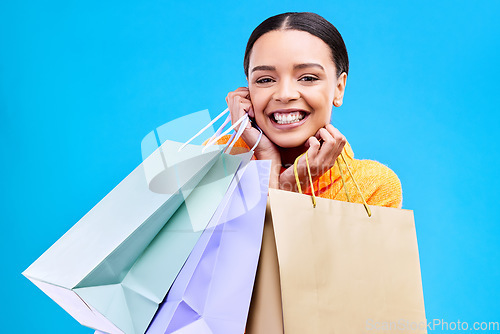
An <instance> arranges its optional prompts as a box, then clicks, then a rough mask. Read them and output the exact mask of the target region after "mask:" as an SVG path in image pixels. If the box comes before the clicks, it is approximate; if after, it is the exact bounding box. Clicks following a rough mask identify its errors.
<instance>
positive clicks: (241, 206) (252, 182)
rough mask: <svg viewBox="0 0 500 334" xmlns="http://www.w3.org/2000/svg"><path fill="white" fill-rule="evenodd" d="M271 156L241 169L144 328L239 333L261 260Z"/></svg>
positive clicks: (150, 331)
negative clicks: (153, 316)
mask: <svg viewBox="0 0 500 334" xmlns="http://www.w3.org/2000/svg"><path fill="white" fill-rule="evenodd" d="M269 171H270V161H252V162H250V163H249V164H248V165H246V166H245V167H244V168H240V170H238V173H237V175H236V177H235V178H234V179H233V182H232V184H231V186H230V190H228V192H227V193H226V196H225V198H224V199H223V201H222V203H223V204H221V205H220V206H219V208H218V209H217V212H216V214H215V215H214V216H213V218H212V219H211V221H210V223H209V225H208V226H207V228H206V230H205V231H204V232H203V234H202V236H201V237H200V239H199V240H198V242H197V244H196V245H195V247H194V249H193V251H192V253H191V255H190V256H189V258H188V260H187V261H186V263H185V265H184V267H183V268H182V270H181V272H180V273H179V275H178V277H177V278H176V280H175V282H174V284H173V285H172V287H171V289H170V290H169V292H168V294H167V296H166V298H165V300H164V302H163V303H162V305H161V306H160V308H159V309H158V312H157V314H156V315H155V318H154V319H153V321H152V323H151V324H150V327H149V329H148V331H147V332H146V333H148V334H160V333H161V334H164V333H184V334H187V333H193V334H203V333H243V332H244V329H245V323H246V319H247V314H248V308H249V304H250V298H251V294H252V287H253V283H254V278H255V272H256V269H257V262H258V259H259V252H260V247H261V240H262V230H263V223H264V213H265V208H266V202H267V191H268V185H269Z"/></svg>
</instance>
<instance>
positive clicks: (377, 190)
mask: <svg viewBox="0 0 500 334" xmlns="http://www.w3.org/2000/svg"><path fill="white" fill-rule="evenodd" d="M365 161H366V160H365ZM368 161H369V163H368V164H369V170H370V172H369V173H368V174H371V175H369V177H370V179H371V180H370V183H371V184H372V187H371V193H370V194H368V195H369V196H368V198H367V199H366V202H367V203H368V204H370V205H379V206H386V207H391V208H401V206H402V204H403V190H402V187H401V181H399V178H398V176H397V175H396V173H394V172H393V171H392V170H391V169H390V168H389V167H387V166H385V165H383V164H381V163H379V162H377V161H371V160H368ZM368 161H367V162H368Z"/></svg>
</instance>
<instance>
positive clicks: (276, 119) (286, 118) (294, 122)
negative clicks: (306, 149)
mask: <svg viewBox="0 0 500 334" xmlns="http://www.w3.org/2000/svg"><path fill="white" fill-rule="evenodd" d="M308 116H309V113H308V112H307V111H305V110H300V109H287V110H276V111H273V112H272V113H271V114H269V118H270V119H271V123H272V124H273V125H274V126H275V127H277V128H279V129H290V128H294V127H297V126H300V125H302V124H304V122H305V121H306V119H307V118H308Z"/></svg>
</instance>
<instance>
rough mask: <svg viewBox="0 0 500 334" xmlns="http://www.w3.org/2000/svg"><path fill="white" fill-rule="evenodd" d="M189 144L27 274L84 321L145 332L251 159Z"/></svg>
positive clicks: (170, 146)
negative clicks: (232, 184) (233, 184)
mask: <svg viewBox="0 0 500 334" xmlns="http://www.w3.org/2000/svg"><path fill="white" fill-rule="evenodd" d="M181 145H182V144H181V143H177V142H172V141H166V142H165V143H164V144H163V145H162V146H161V147H160V148H158V150H156V151H155V152H154V153H153V154H151V156H150V157H148V158H147V159H145V160H144V162H143V163H142V164H141V165H139V166H138V167H137V168H136V169H135V170H134V171H133V172H132V173H131V174H130V175H128V176H127V177H126V178H125V179H124V180H123V181H122V182H120V184H119V185H118V186H116V187H115V188H114V189H113V190H112V191H111V192H110V193H109V194H108V195H107V196H106V197H104V198H103V199H102V200H101V201H100V202H99V203H98V204H97V205H96V206H95V207H94V208H93V209H92V210H90V211H89V212H88V213H87V214H86V215H85V216H84V217H83V218H82V219H81V220H80V221H79V222H78V223H77V224H76V225H75V226H73V227H72V228H71V229H70V230H69V231H68V232H67V233H66V234H64V235H63V236H62V237H61V238H60V239H59V240H58V241H57V242H56V243H55V244H54V245H53V246H52V247H50V248H49V249H48V250H47V251H46V252H45V253H44V254H43V255H42V256H41V257H40V258H39V259H38V260H37V261H35V262H34V263H33V264H32V265H31V266H30V267H29V268H28V269H26V271H25V272H24V273H23V275H25V276H26V277H27V278H28V279H29V280H31V281H32V282H33V283H34V284H35V285H36V286H38V287H39V288H40V289H41V290H42V291H44V292H45V293H46V294H47V295H48V296H49V297H50V298H52V299H53V300H54V301H56V302H57V303H58V304H59V305H60V306H62V307H63V308H64V309H65V310H66V311H67V312H68V313H69V314H70V315H72V316H73V317H74V318H75V319H77V320H78V321H79V322H80V323H81V324H83V325H85V326H88V327H91V328H94V329H98V330H101V331H104V332H108V333H143V332H144V331H145V330H146V328H147V326H148V324H149V323H150V321H151V319H152V318H153V316H154V314H155V312H156V310H157V308H158V305H159V304H160V303H161V301H162V300H163V298H164V297H165V295H166V293H167V291H168V289H169V288H170V285H171V284H172V282H173V281H174V279H175V277H176V275H177V274H178V272H179V271H180V269H181V267H182V265H183V264H184V262H185V260H186V258H187V257H188V255H189V253H190V252H191V250H192V248H193V247H194V245H195V243H196V241H197V240H198V238H199V236H200V234H201V233H202V231H203V229H204V227H205V226H206V224H207V223H208V221H209V220H210V218H211V216H212V215H213V213H214V212H215V210H216V209H217V206H218V205H219V202H220V201H221V199H222V198H223V196H224V194H225V192H226V190H227V188H228V186H229V184H230V182H231V180H232V178H233V176H234V174H235V173H236V171H237V170H238V168H239V166H240V164H242V163H246V162H248V161H249V160H250V157H251V154H243V155H238V156H231V155H228V154H225V153H223V152H222V148H220V147H217V146H212V147H209V148H206V149H205V150H203V147H202V146H198V145H187V146H185V147H184V148H183V149H182V150H180V151H179V149H180V148H181ZM159 157H161V158H162V161H163V165H162V167H161V168H163V169H162V170H161V168H160V167H159V166H160V165H159V164H158V158H159ZM155 166H156V167H155ZM154 168H157V169H156V170H155V169H154ZM158 168H159V169H158ZM162 182H163V183H162ZM162 184H163V187H162ZM153 185H154V187H155V191H152V190H151V187H152V186H153ZM158 189H160V190H161V192H162V193H160V192H158ZM159 263H161V264H162V265H158V264H159Z"/></svg>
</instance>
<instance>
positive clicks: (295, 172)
mask: <svg viewBox="0 0 500 334" xmlns="http://www.w3.org/2000/svg"><path fill="white" fill-rule="evenodd" d="M303 155H305V156H306V167H307V174H308V176H309V183H310V185H311V193H312V196H311V197H312V202H313V207H314V208H315V207H316V195H315V193H314V184H313V182H312V176H311V169H310V167H309V159H308V157H307V151H306V152H305V153H302V154H301V155H299V156H298V157H297V158H296V159H295V162H294V163H293V174H294V175H295V182H297V189H298V190H299V193H301V194H302V187H301V186H300V180H299V175H298V172H297V164H298V162H299V159H300V158H301V157H302V156H303ZM340 157H341V158H342V160H343V161H344V164H345V166H346V168H347V171H348V172H349V175H351V179H352V181H353V182H354V185H355V186H356V189H357V190H358V193H359V195H360V196H361V200H362V201H363V206H364V207H365V210H366V213H367V214H368V217H371V216H372V212H371V210H370V207H369V206H368V204H367V203H366V201H365V198H364V196H363V193H362V192H361V189H360V188H359V186H358V183H357V182H356V179H355V178H354V175H353V174H352V171H351V169H350V168H349V165H348V164H347V161H346V159H345V156H344V153H343V152H340ZM340 157H337V166H338V168H339V171H340V177H341V178H342V186H343V188H344V191H345V194H346V197H347V201H348V202H351V199H350V197H349V193H348V192H347V188H346V186H345V179H344V173H342V168H341V167H340Z"/></svg>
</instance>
